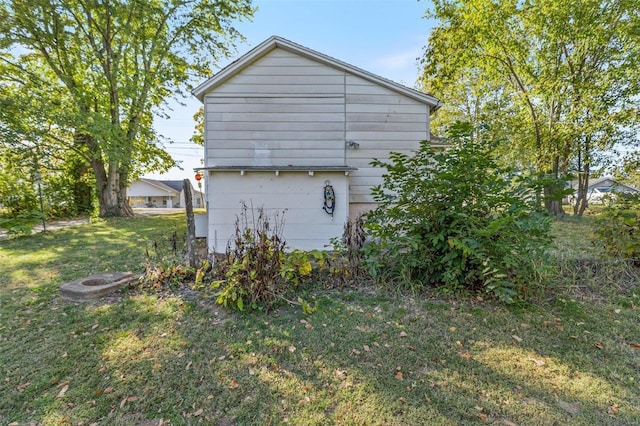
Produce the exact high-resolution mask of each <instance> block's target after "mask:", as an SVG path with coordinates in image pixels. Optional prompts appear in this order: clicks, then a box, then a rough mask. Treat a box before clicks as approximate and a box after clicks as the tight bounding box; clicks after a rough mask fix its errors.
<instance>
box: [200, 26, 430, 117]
mask: <svg viewBox="0 0 640 426" xmlns="http://www.w3.org/2000/svg"><path fill="white" fill-rule="evenodd" d="M276 48H280V49H283V50H286V51H288V52H291V53H295V54H298V55H300V56H303V57H305V58H308V59H311V60H313V61H316V62H319V63H321V64H324V65H327V66H330V67H332V68H336V69H338V70H341V71H344V72H348V73H350V74H353V75H356V76H358V77H360V78H363V79H365V80H368V81H370V82H372V83H375V84H378V85H380V86H382V87H385V88H387V89H389V90H392V91H394V92H396V93H399V94H401V95H404V96H407V97H409V98H411V99H414V100H416V101H418V102H422V103H424V104H427V105H429V109H430V112H431V113H433V112H435V111H436V110H437V109H438V108H440V106H441V103H440V101H439V100H438V99H436V98H435V97H433V96H431V95H427V94H426V93H422V92H419V91H417V90H414V89H410V88H408V87H406V86H404V85H402V84H399V83H396V82H394V81H391V80H389V79H386V78H383V77H380V76H377V75H375V74H372V73H370V72H368V71H365V70H363V69H361V68H358V67H355V66H353V65H349V64H347V63H346V62H342V61H339V60H337V59H335V58H332V57H331V56H328V55H325V54H323V53H320V52H317V51H315V50H312V49H309V48H308V47H304V46H302V45H299V44H297V43H294V42H292V41H290V40H287V39H284V38H282V37H278V36H271V37H269V38H268V39H267V40H265V41H263V42H262V43H260V44H259V45H258V46H256V47H255V48H253V49H251V50H250V51H249V52H248V53H246V54H244V55H243V56H241V57H240V58H239V59H237V60H236V61H234V62H232V63H231V64H229V65H227V66H226V67H225V68H223V69H222V70H220V71H219V72H218V73H217V74H215V75H214V76H213V77H211V78H209V79H208V80H206V81H205V82H203V83H202V84H200V85H199V86H198V87H196V88H195V89H193V92H192V93H193V95H194V96H195V97H197V98H198V99H199V100H200V102H203V101H204V96H205V94H206V93H207V92H208V91H210V90H212V89H214V88H215V87H217V86H219V85H221V84H222V83H224V82H225V81H227V80H228V79H229V78H231V77H233V76H234V75H236V74H237V73H239V72H240V71H242V70H243V69H245V68H246V67H248V66H249V65H251V64H252V63H254V62H255V61H257V60H258V59H260V58H262V57H263V56H265V55H266V54H268V53H269V52H271V51H272V50H274V49H276Z"/></svg>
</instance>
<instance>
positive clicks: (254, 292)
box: [212, 206, 325, 310]
mask: <svg viewBox="0 0 640 426" xmlns="http://www.w3.org/2000/svg"><path fill="white" fill-rule="evenodd" d="M283 225H284V218H283V217H280V216H276V217H274V218H269V217H268V216H267V215H266V214H265V212H264V210H263V209H261V208H260V209H258V210H257V212H254V211H253V210H251V211H249V210H248V208H247V206H243V210H242V213H241V214H240V216H239V217H238V218H237V220H236V235H235V239H234V241H233V244H232V245H229V246H228V247H227V250H226V253H225V256H224V257H223V258H221V259H217V260H216V262H215V271H214V276H216V277H217V279H215V280H214V281H213V283H212V287H213V288H215V289H218V292H217V303H219V304H221V305H224V306H226V307H231V308H235V309H239V310H243V309H244V307H245V306H250V307H252V308H256V309H258V308H267V309H268V308H269V307H270V306H272V305H273V304H275V303H276V302H278V301H280V300H282V299H283V297H284V295H285V294H287V293H291V292H293V290H294V289H295V288H296V287H297V286H298V285H299V284H300V283H301V282H302V281H303V280H304V279H306V278H308V277H310V276H311V273H312V272H313V265H312V260H314V261H316V263H317V262H319V261H320V262H321V261H323V259H324V257H325V254H324V253H323V252H319V251H312V252H304V251H300V250H294V251H292V252H289V253H287V252H285V248H286V241H285V240H284V238H283V237H282V235H281V231H282V227H283Z"/></svg>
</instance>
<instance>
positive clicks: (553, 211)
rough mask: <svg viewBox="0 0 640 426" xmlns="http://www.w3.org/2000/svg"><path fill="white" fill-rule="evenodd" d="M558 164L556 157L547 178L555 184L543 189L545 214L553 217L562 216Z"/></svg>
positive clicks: (561, 187)
mask: <svg viewBox="0 0 640 426" xmlns="http://www.w3.org/2000/svg"><path fill="white" fill-rule="evenodd" d="M559 163H560V159H559V158H558V157H557V156H556V157H555V158H554V160H553V169H552V170H551V173H549V174H548V176H549V177H550V178H551V179H552V180H553V181H555V182H556V183H551V184H547V185H546V186H545V187H544V200H545V201H544V205H545V208H546V209H547V212H548V213H549V214H550V215H551V216H554V217H558V216H564V209H563V208H562V190H563V189H564V188H563V186H562V184H561V183H559V180H558V177H559Z"/></svg>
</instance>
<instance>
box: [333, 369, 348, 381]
mask: <svg viewBox="0 0 640 426" xmlns="http://www.w3.org/2000/svg"><path fill="white" fill-rule="evenodd" d="M336 376H338V379H340V380H344V379H346V378H347V372H346V371H345V370H340V369H339V368H338V369H336Z"/></svg>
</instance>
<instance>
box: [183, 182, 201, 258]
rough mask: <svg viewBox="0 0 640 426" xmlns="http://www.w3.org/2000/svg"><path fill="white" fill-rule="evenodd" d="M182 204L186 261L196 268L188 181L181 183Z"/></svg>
mask: <svg viewBox="0 0 640 426" xmlns="http://www.w3.org/2000/svg"><path fill="white" fill-rule="evenodd" d="M182 187H183V188H184V204H185V208H186V209H187V254H186V261H187V262H189V266H191V267H192V268H194V269H195V268H197V267H198V253H197V251H198V248H197V246H196V222H195V218H194V217H193V197H192V195H191V182H190V181H189V179H185V180H184V181H183V184H182Z"/></svg>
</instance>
